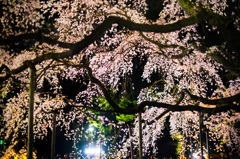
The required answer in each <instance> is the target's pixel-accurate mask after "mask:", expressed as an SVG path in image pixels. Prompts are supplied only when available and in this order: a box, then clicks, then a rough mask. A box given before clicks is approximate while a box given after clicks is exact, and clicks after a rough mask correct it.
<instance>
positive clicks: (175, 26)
mask: <svg viewBox="0 0 240 159" xmlns="http://www.w3.org/2000/svg"><path fill="white" fill-rule="evenodd" d="M201 20H203V16H202V15H201V14H199V15H197V16H192V17H189V18H185V19H182V20H179V21H177V22H176V23H172V24H166V25H149V24H138V23H134V22H132V21H129V20H125V19H123V18H120V17H112V16H111V17H108V18H106V19H105V21H104V22H103V23H101V24H100V25H99V26H98V27H97V28H96V29H95V30H93V31H92V33H91V34H90V35H88V36H86V37H85V38H84V39H83V40H81V41H80V42H77V43H74V44H70V43H64V42H60V41H57V40H55V39H52V38H50V37H47V36H44V35H43V34H41V33H26V34H21V35H18V36H14V37H9V38H8V39H2V41H3V43H4V44H10V43H13V42H16V41H19V40H23V39H35V40H39V41H41V42H46V43H48V44H51V45H56V44H57V45H59V46H60V47H63V48H68V49H70V50H69V51H66V52H63V53H49V54H44V55H41V56H38V57H36V58H35V59H33V60H28V61H25V62H23V64H22V65H21V66H19V67H18V68H16V69H13V70H11V71H9V74H8V75H5V76H1V77H0V82H3V81H5V80H7V79H8V78H9V77H10V76H11V75H13V74H18V73H20V72H22V71H23V70H25V69H26V68H28V67H29V66H30V65H36V64H39V63H41V62H42V61H45V60H49V59H54V60H58V59H64V58H68V57H71V56H73V55H76V54H78V53H79V52H80V51H81V50H83V49H84V48H86V47H87V46H89V45H90V44H92V43H93V42H94V41H95V40H97V39H99V38H100V37H102V36H103V34H104V32H105V31H106V30H108V29H109V28H110V27H111V26H112V24H115V23H117V24H118V25H119V26H122V27H125V28H127V29H129V30H137V31H144V32H156V33H167V32H172V31H176V30H180V29H181V28H183V27H186V26H190V25H193V24H196V23H198V22H199V21H201ZM0 73H1V72H0Z"/></svg>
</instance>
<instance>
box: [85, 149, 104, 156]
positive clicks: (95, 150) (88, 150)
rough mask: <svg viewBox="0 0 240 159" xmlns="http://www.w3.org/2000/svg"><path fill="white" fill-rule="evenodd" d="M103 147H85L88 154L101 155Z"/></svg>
mask: <svg viewBox="0 0 240 159" xmlns="http://www.w3.org/2000/svg"><path fill="white" fill-rule="evenodd" d="M100 151H101V149H100V148H99V147H97V148H87V149H85V153H86V154H87V155H99V154H100Z"/></svg>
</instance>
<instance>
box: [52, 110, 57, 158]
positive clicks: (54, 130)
mask: <svg viewBox="0 0 240 159" xmlns="http://www.w3.org/2000/svg"><path fill="white" fill-rule="evenodd" d="M56 114H57V112H56V111H54V112H53V123H52V127H53V131H52V143H51V159H54V156H55V144H56Z"/></svg>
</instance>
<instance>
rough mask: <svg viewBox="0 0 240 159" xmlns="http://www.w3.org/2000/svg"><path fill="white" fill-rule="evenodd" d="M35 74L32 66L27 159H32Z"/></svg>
mask: <svg viewBox="0 0 240 159" xmlns="http://www.w3.org/2000/svg"><path fill="white" fill-rule="evenodd" d="M35 74H36V69H35V67H34V66H32V67H30V86H29V108H28V142H27V150H28V154H27V158H28V159H32V153H33V142H34V141H33V109H34V90H35Z"/></svg>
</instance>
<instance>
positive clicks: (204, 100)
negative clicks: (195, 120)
mask: <svg viewBox="0 0 240 159" xmlns="http://www.w3.org/2000/svg"><path fill="white" fill-rule="evenodd" d="M184 91H185V92H186V93H187V94H188V95H189V96H190V98H191V99H192V100H196V101H200V102H202V103H204V104H209V105H221V104H231V103H233V102H234V101H239V99H240V93H238V94H236V95H234V96H231V97H227V98H221V99H207V98H202V97H199V96H196V95H192V94H191V93H190V92H189V91H188V90H186V89H185V90H184Z"/></svg>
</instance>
